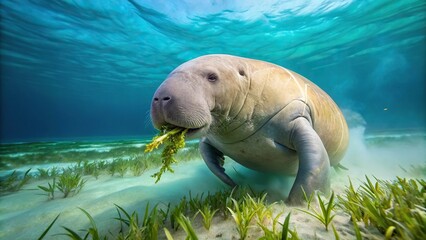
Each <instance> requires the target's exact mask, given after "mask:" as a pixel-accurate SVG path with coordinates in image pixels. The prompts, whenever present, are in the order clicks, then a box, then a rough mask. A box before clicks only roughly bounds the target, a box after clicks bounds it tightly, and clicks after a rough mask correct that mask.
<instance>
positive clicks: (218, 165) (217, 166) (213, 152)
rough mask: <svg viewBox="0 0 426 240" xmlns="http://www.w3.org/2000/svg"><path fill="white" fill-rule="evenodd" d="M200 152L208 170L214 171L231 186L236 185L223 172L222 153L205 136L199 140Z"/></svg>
mask: <svg viewBox="0 0 426 240" xmlns="http://www.w3.org/2000/svg"><path fill="white" fill-rule="evenodd" d="M200 152H201V156H202V157H203V159H204V162H205V163H206V164H207V167H209V169H210V171H212V172H213V173H214V175H216V176H217V177H218V178H219V179H220V180H222V181H223V182H224V183H226V184H228V185H229V186H231V187H235V186H237V185H236V184H235V182H234V181H233V180H232V179H231V178H230V177H229V176H228V175H227V174H226V173H225V168H223V162H224V159H225V158H224V156H223V153H222V152H220V151H219V150H217V149H216V148H215V147H213V146H212V145H210V144H209V142H208V140H207V139H206V138H203V139H201V141H200Z"/></svg>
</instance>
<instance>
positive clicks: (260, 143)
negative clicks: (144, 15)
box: [151, 55, 349, 203]
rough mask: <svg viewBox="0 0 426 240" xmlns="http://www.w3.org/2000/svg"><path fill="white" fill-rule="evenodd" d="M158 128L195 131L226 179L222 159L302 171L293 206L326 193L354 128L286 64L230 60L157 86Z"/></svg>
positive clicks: (209, 61)
mask: <svg viewBox="0 0 426 240" xmlns="http://www.w3.org/2000/svg"><path fill="white" fill-rule="evenodd" d="M151 118H152V120H153V124H154V126H155V127H156V128H161V127H163V126H169V127H173V126H178V127H183V128H189V129H190V130H189V131H188V133H187V135H188V136H187V137H202V139H201V141H200V151H201V155H202V157H203V159H204V161H205V162H206V164H207V166H208V167H209V169H210V170H211V171H212V172H213V173H214V174H215V175H216V176H217V177H219V178H220V179H221V180H222V181H223V182H225V183H227V184H228V185H230V186H235V185H236V184H235V183H234V181H233V180H232V179H231V178H230V177H229V176H228V175H227V174H226V173H225V169H224V168H223V167H222V166H223V160H224V155H226V156H229V157H230V158H232V159H233V160H235V161H237V162H238V163H240V164H242V165H244V166H246V167H248V168H251V169H254V170H259V171H266V172H278V173H285V174H296V180H295V183H294V184H293V187H292V189H291V191H290V194H289V199H288V201H289V202H291V203H294V202H296V203H297V202H300V201H301V199H302V191H301V188H302V187H303V189H304V191H305V192H306V193H307V194H310V193H312V192H313V191H315V190H322V191H328V188H329V185H330V182H329V169H330V166H336V165H337V164H338V163H339V161H340V160H341V159H342V157H343V155H344V153H345V151H346V148H347V145H348V138H349V134H348V127H347V124H346V121H345V119H344V117H343V115H342V113H341V111H340V109H339V108H338V106H337V105H336V104H335V103H334V101H333V100H332V99H331V98H330V97H329V96H328V95H327V94H326V93H325V92H324V91H323V90H321V89H320V88H319V87H318V86H316V85H315V84H314V83H312V82H310V81H309V80H307V79H306V78H304V77H302V76H301V75H299V74H297V73H295V72H292V71H290V70H288V69H285V68H283V67H280V66H277V65H274V64H271V63H267V62H262V61H258V60H253V59H247V58H241V57H235V56H230V55H206V56H202V57H199V58H196V59H193V60H191V61H188V62H186V63H184V64H182V65H181V66H179V67H178V68H176V69H175V70H174V71H173V72H171V73H170V75H169V76H168V78H167V79H166V80H165V81H164V82H163V84H162V85H161V86H160V87H159V88H158V89H157V91H156V93H155V95H154V98H153V101H152V106H151Z"/></svg>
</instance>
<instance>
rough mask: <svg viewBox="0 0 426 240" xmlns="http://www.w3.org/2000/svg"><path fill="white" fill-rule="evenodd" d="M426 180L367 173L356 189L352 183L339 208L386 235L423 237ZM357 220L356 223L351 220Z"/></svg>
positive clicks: (409, 237)
mask: <svg viewBox="0 0 426 240" xmlns="http://www.w3.org/2000/svg"><path fill="white" fill-rule="evenodd" d="M425 194H426V181H425V180H424V179H416V180H414V179H405V178H400V177H398V178H397V180H396V181H392V182H391V181H383V180H378V179H376V182H375V183H373V182H372V181H371V180H370V179H369V178H368V177H366V182H364V183H363V184H362V185H361V186H360V187H359V188H358V189H357V190H355V189H354V187H353V185H352V183H351V182H350V186H349V187H348V189H347V190H346V192H345V195H344V196H343V197H339V200H340V206H341V207H342V209H343V210H344V211H345V212H347V213H348V214H349V215H351V216H352V220H353V221H361V222H363V223H364V224H365V225H366V226H374V227H376V228H377V229H378V230H379V231H380V232H381V233H383V234H384V235H385V238H386V239H390V238H393V237H396V238H398V239H426V208H425V206H426V198H425ZM354 224H356V223H354Z"/></svg>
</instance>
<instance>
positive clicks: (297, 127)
mask: <svg viewBox="0 0 426 240" xmlns="http://www.w3.org/2000/svg"><path fill="white" fill-rule="evenodd" d="M293 123H294V125H293V130H292V134H291V136H290V141H291V142H292V144H293V147H294V148H295V149H296V151H297V153H298V157H299V169H298V171H297V175H296V180H295V182H294V184H293V187H292V188H291V190H290V194H289V196H288V199H287V202H288V203H290V204H299V203H301V201H303V199H304V198H303V192H302V190H301V188H302V187H303V190H304V191H305V192H306V195H307V196H308V197H309V196H310V195H311V194H312V193H313V192H314V191H315V190H320V191H322V192H324V193H326V194H327V193H328V192H329V189H330V176H329V170H330V161H329V159H328V154H327V151H326V149H325V147H324V145H323V143H322V141H321V139H320V137H319V136H318V134H317V133H316V132H315V130H314V129H313V128H312V126H311V124H310V122H309V121H308V120H307V119H306V118H304V117H299V118H296V119H295V120H293ZM330 134H332V133H330Z"/></svg>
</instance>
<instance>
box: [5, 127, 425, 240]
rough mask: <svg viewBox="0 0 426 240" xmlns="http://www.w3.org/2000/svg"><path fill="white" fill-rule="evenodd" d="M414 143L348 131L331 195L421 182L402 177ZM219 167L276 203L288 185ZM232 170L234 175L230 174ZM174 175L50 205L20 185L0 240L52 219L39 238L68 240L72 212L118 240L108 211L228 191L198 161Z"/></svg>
mask: <svg viewBox="0 0 426 240" xmlns="http://www.w3.org/2000/svg"><path fill="white" fill-rule="evenodd" d="M416 139H417V140H416V141H410V142H402V141H390V142H389V143H384V144H380V145H374V147H367V146H366V145H365V144H364V142H363V129H362V128H357V129H352V130H351V143H350V147H349V149H348V152H347V154H346V156H345V158H344V159H343V161H342V162H341V163H342V165H344V166H345V167H347V168H348V169H349V170H347V171H344V170H343V171H339V172H336V171H334V170H333V171H332V177H331V182H332V190H333V191H335V193H336V194H337V195H339V194H342V192H343V189H344V187H345V186H347V185H348V179H349V178H350V179H351V180H352V182H353V183H354V185H355V186H357V185H359V184H360V182H361V181H364V180H365V175H367V176H369V177H373V176H374V177H377V178H379V179H385V180H393V179H395V178H396V176H400V177H407V178H424V177H425V175H426V173H423V174H422V175H420V176H413V175H412V173H410V171H406V170H407V169H410V168H411V167H412V166H416V165H417V166H418V165H424V164H426V158H425V156H426V142H425V141H424V138H421V139H423V140H418V138H416ZM225 167H226V169H227V172H228V173H229V174H230V175H231V177H233V178H235V181H236V182H238V183H246V184H249V185H250V186H251V187H252V188H254V189H255V190H258V191H262V190H266V192H267V193H268V196H269V197H270V200H274V201H279V200H284V199H285V197H286V195H287V194H288V191H289V189H290V187H291V184H292V181H293V180H294V179H293V178H289V177H281V176H270V175H267V174H260V173H256V172H254V171H250V170H247V169H244V168H242V167H240V166H239V165H238V164H236V163H234V162H233V161H231V160H229V159H228V160H227V163H226V165H225ZM233 167H235V169H236V170H237V171H234V170H233ZM173 168H174V170H175V173H173V174H172V173H166V174H164V175H163V177H162V179H161V181H160V182H159V183H157V184H154V179H153V178H151V177H150V175H151V174H152V173H154V172H155V171H156V170H151V171H147V172H145V173H144V174H143V175H142V176H139V177H134V176H130V174H129V175H127V176H125V177H124V178H121V177H118V176H114V177H111V176H109V175H101V176H100V177H99V178H98V179H95V178H94V177H92V176H88V177H86V179H87V182H86V184H85V186H84V188H83V189H82V191H81V192H80V193H79V194H77V195H75V196H72V197H69V198H62V197H61V193H60V192H57V193H56V195H57V196H56V197H55V199H54V200H48V199H47V197H46V196H45V195H42V191H41V190H39V189H37V186H38V185H43V186H46V185H47V182H51V180H40V181H36V182H32V183H30V184H28V185H25V186H24V189H23V190H20V191H18V192H16V193H12V194H9V195H5V196H1V197H0V239H37V238H38V237H39V236H40V234H41V233H42V232H43V231H44V230H45V229H46V227H47V226H48V225H49V224H50V223H51V222H52V220H53V219H54V218H55V217H56V216H57V215H58V214H60V217H59V219H58V220H57V222H56V223H55V225H54V226H53V227H52V229H51V230H50V231H49V233H48V236H46V237H45V239H67V238H66V237H65V236H61V235H56V234H58V233H65V230H64V229H63V227H62V226H66V227H69V228H71V229H73V230H74V231H77V232H78V231H79V230H80V229H87V228H88V227H89V220H88V219H87V217H86V216H85V215H84V214H83V212H82V211H81V210H80V209H78V208H83V209H85V210H86V211H87V212H89V213H90V214H91V215H92V216H93V218H94V219H95V221H96V225H97V227H98V229H99V230H100V232H101V233H102V235H106V236H108V237H110V238H111V239H113V238H114V237H113V236H112V235H111V234H110V233H109V232H112V233H117V232H118V230H119V228H120V224H119V222H118V221H117V220H115V219H114V218H116V217H118V215H117V211H116V208H115V205H114V204H117V205H119V206H121V207H122V208H124V209H125V210H126V211H127V212H129V213H131V212H133V211H134V210H136V211H138V213H139V216H140V217H142V215H143V212H144V210H145V206H146V203H147V202H150V204H151V206H153V205H155V204H157V203H164V204H167V203H168V202H172V203H173V202H177V201H179V200H180V199H181V198H182V197H183V196H187V195H188V193H189V192H190V191H191V193H192V195H193V196H195V195H196V194H197V193H202V192H204V194H205V195H206V194H207V193H208V192H215V191H218V190H223V189H227V186H225V185H224V184H222V183H221V182H220V181H219V180H218V179H217V178H216V177H215V176H214V175H213V174H212V173H210V171H209V170H208V169H207V167H206V166H205V164H204V162H203V161H201V160H200V161H191V162H186V163H180V164H177V165H175V166H174V167H173ZM404 169H405V170H404ZM274 209H275V212H276V213H278V212H281V211H284V214H283V215H282V216H281V219H280V222H283V220H284V217H285V216H287V213H289V212H291V219H290V229H293V228H296V229H297V232H298V234H299V237H300V238H301V239H334V235H333V231H332V230H329V231H326V230H325V228H324V226H323V225H322V224H321V223H320V222H319V221H318V220H316V219H314V218H313V217H312V216H309V215H307V214H306V213H303V212H301V211H298V210H296V209H294V208H292V207H289V206H286V205H285V204H283V203H280V204H277V205H275V207H274ZM333 224H334V225H335V226H336V229H337V231H338V232H339V235H340V238H341V239H354V232H353V227H352V223H351V222H350V220H349V216H347V215H345V214H344V213H343V212H337V216H336V217H335V218H334V219H333ZM254 226H255V224H254ZM194 227H195V229H196V233H197V235H198V237H199V239H239V235H238V233H237V230H236V228H235V223H234V222H233V219H232V218H228V219H227V220H223V217H221V216H216V217H215V218H214V219H213V226H212V227H211V228H210V230H209V231H207V230H205V229H204V228H203V226H202V223H201V222H195V223H194ZM169 229H170V227H169ZM361 231H362V232H363V234H364V235H363V236H364V238H365V239H383V236H382V235H380V233H378V232H377V231H375V230H374V229H372V228H371V229H369V231H368V232H369V233H368V234H367V233H366V232H367V231H366V230H365V229H364V228H363V227H362V226H361ZM160 232H162V229H160ZM261 233H262V231H261V230H260V228H258V227H252V228H251V229H250V230H249V236H248V237H247V239H258V238H259V237H260V236H261ZM81 234H83V232H81ZM172 234H173V237H174V239H185V237H186V234H185V233H184V232H183V230H179V231H178V232H174V231H172ZM160 238H164V234H162V235H160Z"/></svg>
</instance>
